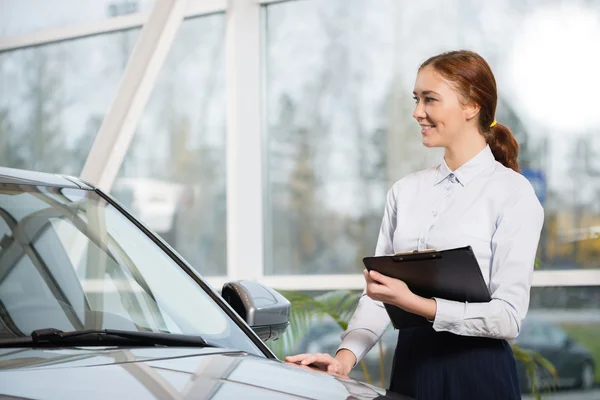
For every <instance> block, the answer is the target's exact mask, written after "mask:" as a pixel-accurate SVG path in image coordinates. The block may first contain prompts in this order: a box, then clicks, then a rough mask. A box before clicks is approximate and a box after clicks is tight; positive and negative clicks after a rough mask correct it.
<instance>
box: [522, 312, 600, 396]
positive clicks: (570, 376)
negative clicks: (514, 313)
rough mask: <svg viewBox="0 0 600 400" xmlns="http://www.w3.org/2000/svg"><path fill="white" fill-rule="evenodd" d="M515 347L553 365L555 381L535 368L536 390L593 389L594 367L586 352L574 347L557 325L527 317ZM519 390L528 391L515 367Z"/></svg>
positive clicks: (591, 358)
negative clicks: (553, 388) (551, 388)
mask: <svg viewBox="0 0 600 400" xmlns="http://www.w3.org/2000/svg"><path fill="white" fill-rule="evenodd" d="M515 343H516V344H517V345H518V346H520V347H521V348H523V349H526V350H531V351H533V352H535V353H537V354H539V355H541V356H542V357H544V358H545V359H547V360H548V361H550V363H552V365H553V366H554V368H555V369H556V374H557V379H556V380H555V379H554V378H553V377H552V376H551V375H550V374H548V373H547V372H544V371H543V369H542V368H537V370H538V371H537V372H538V373H537V374H536V378H535V380H536V386H538V387H539V388H547V387H557V388H581V389H583V390H590V389H591V388H592V387H593V386H594V374H595V368H596V366H595V364H594V358H593V355H592V353H591V352H590V350H589V349H587V348H586V347H584V346H582V345H581V344H579V343H577V342H576V341H575V340H574V339H573V338H572V337H570V336H569V335H568V334H567V333H566V332H565V331H564V330H563V329H561V328H560V327H559V326H558V325H556V324H554V323H551V322H548V321H545V320H543V319H541V318H534V317H529V318H527V319H526V320H525V321H524V322H523V324H522V325H521V331H520V333H519V336H518V337H517V338H516V339H515ZM517 372H518V374H519V382H520V385H521V390H522V391H524V392H526V391H529V390H530V389H531V384H532V383H531V382H530V379H529V378H528V377H527V374H526V371H525V368H524V366H523V365H522V364H520V363H519V364H518V365H517Z"/></svg>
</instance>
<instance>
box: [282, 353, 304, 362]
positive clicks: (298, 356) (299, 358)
mask: <svg viewBox="0 0 600 400" xmlns="http://www.w3.org/2000/svg"><path fill="white" fill-rule="evenodd" d="M308 356H310V354H296V355H294V356H287V357H286V358H285V361H289V362H298V361H302V360H304V358H306V357H308Z"/></svg>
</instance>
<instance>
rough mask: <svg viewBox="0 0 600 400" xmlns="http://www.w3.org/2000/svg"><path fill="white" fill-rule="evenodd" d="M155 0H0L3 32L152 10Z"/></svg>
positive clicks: (22, 31)
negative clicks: (85, 1)
mask: <svg viewBox="0 0 600 400" xmlns="http://www.w3.org/2000/svg"><path fill="white" fill-rule="evenodd" d="M154 2H155V0H104V1H90V2H87V3H86V4H85V7H82V6H81V2H80V1H79V0H58V1H57V0H50V1H47V0H0V36H17V35H24V34H29V33H35V32H39V31H42V30H45V29H52V28H64V27H65V26H71V25H75V26H80V25H84V24H86V23H90V22H96V21H99V20H103V19H106V18H113V17H118V16H121V15H127V14H134V13H136V12H148V11H150V10H151V9H152V6H153V5H154Z"/></svg>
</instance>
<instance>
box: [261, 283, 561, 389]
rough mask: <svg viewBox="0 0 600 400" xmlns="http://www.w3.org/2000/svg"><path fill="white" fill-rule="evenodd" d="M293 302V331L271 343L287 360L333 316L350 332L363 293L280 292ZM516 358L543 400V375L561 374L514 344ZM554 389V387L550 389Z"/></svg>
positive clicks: (381, 358) (381, 354)
mask: <svg viewBox="0 0 600 400" xmlns="http://www.w3.org/2000/svg"><path fill="white" fill-rule="evenodd" d="M280 293H281V294H282V295H283V296H284V297H286V298H287V299H288V300H289V302H290V303H291V305H292V306H291V315H290V325H291V327H292V329H288V330H287V331H286V332H285V334H284V335H283V336H282V338H281V339H280V340H277V341H273V342H270V343H269V347H270V348H271V350H273V352H274V353H275V354H276V355H277V357H278V358H280V359H283V358H284V357H285V356H286V355H289V352H290V351H293V349H294V348H295V347H296V346H297V345H298V343H299V342H300V341H301V340H302V338H303V337H304V336H305V335H306V334H307V333H308V332H309V330H310V329H311V328H312V327H313V326H314V324H315V323H320V322H322V321H323V320H324V318H326V317H329V318H331V319H332V320H333V321H335V323H336V324H337V325H339V327H340V328H341V329H342V330H346V328H347V327H348V322H349V320H350V317H351V316H352V314H353V312H354V310H355V308H356V305H357V303H358V300H359V298H360V296H361V293H360V292H356V291H350V290H336V291H330V292H327V293H325V294H323V295H320V296H317V297H312V296H310V295H308V294H306V293H302V292H298V291H280ZM377 346H378V351H379V369H380V374H379V376H380V382H379V385H380V386H382V387H383V386H385V382H384V375H385V374H384V352H383V346H382V343H381V340H380V341H379V342H378V344H377ZM512 349H513V353H514V355H515V358H516V359H517V360H518V361H519V362H521V363H523V365H524V366H525V369H526V372H527V376H528V378H529V380H530V382H531V383H532V384H531V392H532V394H533V395H534V396H535V397H536V399H541V393H540V391H539V388H538V385H537V384H536V382H537V378H539V374H549V375H550V376H551V377H552V378H553V381H554V382H555V381H556V378H557V373H556V370H555V368H554V366H553V365H552V363H550V361H548V360H547V359H546V358H544V357H542V356H541V355H540V354H538V353H535V352H533V351H531V350H527V349H523V348H521V347H519V346H518V345H517V344H512ZM359 365H360V367H361V369H362V371H363V373H364V375H365V380H366V381H367V383H373V382H371V377H370V375H369V372H368V370H367V366H366V364H365V362H364V361H361V362H360V363H359ZM551 389H553V386H552V387H550V388H549V390H551Z"/></svg>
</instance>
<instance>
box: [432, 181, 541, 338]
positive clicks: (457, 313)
mask: <svg viewBox="0 0 600 400" xmlns="http://www.w3.org/2000/svg"><path fill="white" fill-rule="evenodd" d="M543 220H544V211H543V208H542V207H541V205H540V203H539V201H538V199H537V197H536V196H535V193H534V191H533V189H532V187H531V186H530V185H524V186H523V188H522V190H520V191H519V192H518V193H515V195H514V196H511V197H510V198H509V199H508V200H507V204H506V206H505V207H504V208H503V212H502V214H501V215H500V216H499V217H498V219H497V222H496V224H497V225H496V226H497V227H496V231H495V233H494V235H493V237H492V240H491V247H492V254H493V257H492V260H491V273H490V292H491V298H492V300H491V301H490V302H488V303H462V302H456V301H449V300H444V299H439V298H436V299H435V300H436V302H437V312H436V315H435V319H434V323H433V329H435V330H436V331H448V332H452V333H455V334H458V335H464V336H483V337H492V338H499V339H513V338H515V337H516V336H517V335H518V334H519V330H520V327H521V323H522V321H523V320H524V319H525V315H526V313H527V309H528V307H529V290H530V287H531V281H532V278H533V268H534V262H535V254H536V250H537V246H538V242H539V238H540V233H541V229H542V224H543Z"/></svg>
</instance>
